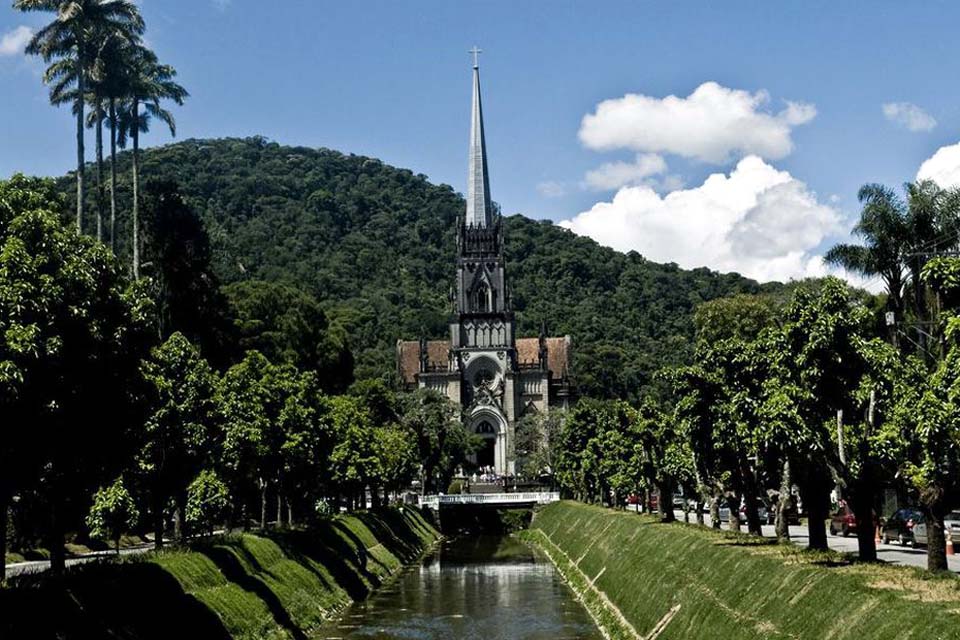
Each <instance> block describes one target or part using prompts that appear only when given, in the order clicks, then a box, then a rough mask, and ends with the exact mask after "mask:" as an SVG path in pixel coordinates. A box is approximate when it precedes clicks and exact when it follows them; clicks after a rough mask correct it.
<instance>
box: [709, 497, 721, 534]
mask: <svg viewBox="0 0 960 640" xmlns="http://www.w3.org/2000/svg"><path fill="white" fill-rule="evenodd" d="M710 526H712V527H713V528H714V529H719V528H720V496H719V495H714V496H713V498H712V499H711V500H710Z"/></svg>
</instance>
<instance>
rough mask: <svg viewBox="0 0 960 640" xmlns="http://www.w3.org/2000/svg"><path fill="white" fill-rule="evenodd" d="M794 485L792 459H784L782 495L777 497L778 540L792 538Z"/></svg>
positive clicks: (781, 483)
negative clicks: (791, 508) (791, 507)
mask: <svg viewBox="0 0 960 640" xmlns="http://www.w3.org/2000/svg"><path fill="white" fill-rule="evenodd" d="M792 487H793V476H792V474H791V472H790V461H789V460H784V461H783V477H782V478H781V479H780V496H779V498H778V499H777V519H776V531H777V540H779V541H781V542H786V541H789V540H790V517H789V513H790V506H791V504H792V502H793V496H792V495H791V493H790V492H791V490H792Z"/></svg>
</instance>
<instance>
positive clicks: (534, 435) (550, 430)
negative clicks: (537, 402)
mask: <svg viewBox="0 0 960 640" xmlns="http://www.w3.org/2000/svg"><path fill="white" fill-rule="evenodd" d="M563 418H564V416H563V413H561V412H557V411H551V412H550V413H529V414H527V415H525V416H523V417H522V418H520V420H519V421H517V425H516V431H515V433H516V437H515V440H514V449H515V453H516V458H517V472H518V473H519V474H520V475H521V476H525V477H528V478H538V477H541V476H544V475H548V476H552V475H553V473H554V470H555V469H556V457H557V455H558V451H557V447H558V446H559V444H558V443H559V437H560V431H561V429H562V428H563Z"/></svg>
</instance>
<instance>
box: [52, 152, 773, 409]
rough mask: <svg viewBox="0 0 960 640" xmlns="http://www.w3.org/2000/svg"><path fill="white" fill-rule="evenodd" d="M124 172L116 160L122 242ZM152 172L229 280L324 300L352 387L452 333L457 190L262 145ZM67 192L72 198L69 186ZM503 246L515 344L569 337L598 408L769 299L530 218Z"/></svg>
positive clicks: (331, 156) (149, 166) (185, 157)
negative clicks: (730, 308)
mask: <svg viewBox="0 0 960 640" xmlns="http://www.w3.org/2000/svg"><path fill="white" fill-rule="evenodd" d="M129 160H130V158H129V154H122V155H121V156H120V161H119V171H120V176H121V180H122V184H120V185H119V186H118V201H119V203H120V209H121V214H122V215H121V216H120V219H119V222H118V236H119V238H120V239H121V240H122V241H123V240H126V239H128V238H129V237H130V234H129V229H128V228H127V225H128V223H129V220H128V215H127V214H126V210H127V209H128V205H127V203H129V201H130V191H129V184H128V176H129V171H128V167H129ZM142 166H143V169H142V174H143V180H144V181H145V182H146V183H149V182H151V181H153V182H159V181H174V182H176V183H177V184H178V185H179V189H180V191H181V192H182V194H183V196H184V197H185V199H186V201H187V202H188V204H189V205H190V206H191V207H192V208H193V209H194V210H195V211H197V212H198V213H199V214H200V215H201V217H202V218H203V220H204V221H205V223H206V226H207V230H208V232H209V234H210V236H211V242H212V249H213V260H214V267H215V270H216V273H217V275H218V277H219V279H220V281H221V282H223V283H224V284H225V285H229V284H231V283H234V282H238V281H243V280H252V279H263V280H271V281H286V282H290V283H293V284H295V285H296V286H298V287H300V288H302V289H304V290H305V291H306V292H307V293H309V294H311V295H313V296H314V297H316V298H317V299H318V300H320V301H321V303H322V305H323V307H324V311H325V312H326V314H327V316H328V317H329V318H330V319H331V321H334V322H337V323H339V324H340V325H342V326H343V328H345V329H346V331H347V334H348V336H349V339H350V343H351V346H352V348H353V351H354V355H355V358H356V361H357V368H356V374H357V375H356V377H357V378H358V379H361V378H367V377H387V376H389V375H391V374H392V372H393V370H394V361H393V358H394V344H395V342H396V340H397V339H398V338H415V337H417V336H418V335H420V333H421V332H425V333H427V334H428V335H429V336H430V337H440V336H443V335H445V333H446V331H447V325H446V321H447V318H448V314H449V313H450V311H451V306H450V303H449V299H448V296H449V292H450V288H451V286H452V285H453V265H454V251H455V244H456V243H455V221H456V217H457V215H458V213H459V212H460V211H461V210H462V209H463V207H464V203H463V200H462V198H461V196H460V195H459V194H458V193H456V192H455V191H454V190H453V189H452V188H451V187H449V186H447V185H439V186H438V185H434V184H431V183H430V182H429V181H428V179H427V177H426V176H423V175H415V174H414V173H412V172H411V171H408V170H405V169H397V168H394V167H391V166H388V165H386V164H384V163H382V162H380V161H379V160H375V159H372V158H366V157H362V156H355V155H345V154H342V153H339V152H336V151H331V150H328V149H308V148H303V147H287V146H281V145H279V144H276V143H271V142H268V141H266V140H264V139H262V138H249V139H221V140H186V141H184V142H180V143H177V144H172V145H169V146H165V147H158V148H153V149H149V150H147V151H145V152H143V160H142ZM61 184H62V186H63V189H64V191H65V192H68V191H69V190H70V189H71V185H72V182H71V181H70V180H69V179H68V178H64V179H63V181H62V182H61ZM92 197H93V196H92V195H91V196H90V198H91V199H90V202H89V206H90V207H94V206H95V202H94V201H93V199H92ZM507 206H509V203H507ZM506 238H507V248H506V251H507V259H508V270H509V274H510V277H511V281H512V287H513V298H514V302H515V306H516V308H517V309H518V310H519V312H520V313H519V322H520V330H521V333H522V334H527V335H531V334H536V332H537V331H538V329H539V326H540V322H541V321H546V323H547V327H548V330H549V331H550V332H551V333H552V334H558V335H563V334H570V335H572V336H574V340H575V352H574V353H575V365H576V372H577V378H578V381H579V383H580V385H581V389H582V391H583V392H584V393H587V394H591V395H600V396H605V397H610V396H614V397H629V396H631V395H632V394H635V393H636V390H637V389H638V388H639V387H640V384H641V383H643V382H649V381H650V378H651V375H652V373H653V372H654V371H655V370H657V369H659V368H660V367H662V366H665V365H672V364H679V363H681V362H685V361H686V360H687V359H688V358H689V356H690V354H691V353H692V342H693V340H692V337H693V323H692V319H691V317H692V311H693V308H694V307H695V306H696V305H697V304H698V303H700V302H702V301H704V300H710V299H713V298H717V297H720V296H726V295H730V294H734V293H739V292H748V293H749V292H757V291H759V290H761V286H760V285H758V284H757V283H756V282H754V281H752V280H748V279H746V278H743V277H741V276H739V275H736V274H726V275H724V274H718V273H715V272H712V271H709V270H707V269H695V270H692V271H690V270H684V269H680V268H678V267H677V266H676V265H672V264H668V265H661V264H656V263H653V262H650V261H648V260H646V259H644V258H643V257H642V256H640V255H638V254H636V253H629V254H623V253H619V252H616V251H613V250H612V249H608V248H604V247H601V246H600V245H598V244H597V243H596V242H594V241H592V240H590V239H588V238H582V237H578V236H575V235H574V234H572V233H571V232H569V231H566V230H564V229H561V228H560V227H557V226H555V225H553V224H551V223H549V222H545V221H535V220H531V219H529V218H526V217H523V216H521V215H513V216H510V217H509V218H507V226H506ZM120 249H121V252H122V253H127V252H128V250H129V247H127V246H121V247H120ZM148 271H149V269H148V268H147V272H148ZM767 288H771V286H770V285H768V287H767ZM772 288H776V287H775V286H773V287H772Z"/></svg>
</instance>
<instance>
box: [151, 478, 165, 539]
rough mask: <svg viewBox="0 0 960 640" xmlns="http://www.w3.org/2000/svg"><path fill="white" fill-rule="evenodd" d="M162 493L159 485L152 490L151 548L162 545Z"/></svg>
mask: <svg viewBox="0 0 960 640" xmlns="http://www.w3.org/2000/svg"><path fill="white" fill-rule="evenodd" d="M163 502H164V500H163V493H162V492H161V491H160V489H159V487H154V490H153V548H154V549H160V548H162V547H163Z"/></svg>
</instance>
